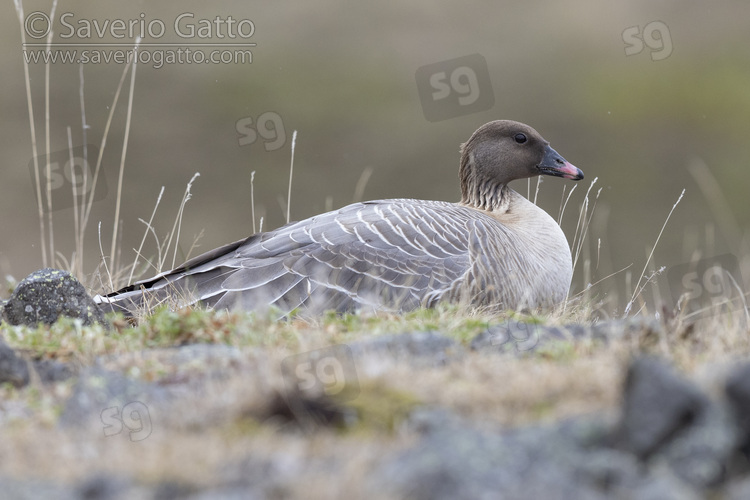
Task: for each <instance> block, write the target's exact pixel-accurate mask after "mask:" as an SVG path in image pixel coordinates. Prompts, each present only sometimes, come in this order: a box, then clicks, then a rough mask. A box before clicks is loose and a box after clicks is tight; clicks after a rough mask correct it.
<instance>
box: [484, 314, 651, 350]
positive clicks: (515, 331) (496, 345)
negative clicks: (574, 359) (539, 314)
mask: <svg viewBox="0 0 750 500" xmlns="http://www.w3.org/2000/svg"><path fill="white" fill-rule="evenodd" d="M659 328H660V326H659V324H658V322H654V321H650V320H645V319H639V318H623V319H614V320H609V321H603V322H600V323H596V324H594V325H590V326H589V325H580V324H576V323H570V324H567V325H542V324H537V323H529V322H525V321H518V320H507V321H504V322H503V323H500V324H497V325H492V326H490V327H489V328H487V330H485V331H483V332H481V333H479V334H478V335H477V336H476V337H474V338H473V339H472V341H471V344H470V347H471V349H472V350H474V351H479V352H486V353H505V354H514V355H523V354H527V353H530V352H533V351H535V350H537V349H539V348H540V347H542V346H547V345H549V344H551V343H554V342H573V341H579V340H594V341H600V342H610V341H613V340H616V339H620V338H627V337H629V336H632V335H635V334H638V333H641V332H643V331H657V330H658V329H659Z"/></svg>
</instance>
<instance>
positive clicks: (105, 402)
mask: <svg viewBox="0 0 750 500" xmlns="http://www.w3.org/2000/svg"><path fill="white" fill-rule="evenodd" d="M164 392H165V391H160V390H159V389H158V388H157V387H155V386H152V385H147V384H145V383H142V382H139V381H137V380H133V379H130V378H128V377H125V376H124V375H121V374H119V373H117V372H111V371H106V370H102V369H98V368H91V369H87V370H85V371H84V372H83V373H82V374H81V375H80V377H79V379H78V381H77V382H76V384H75V386H74V387H73V392H72V395H71V396H70V397H69V398H68V400H67V401H66V402H65V406H64V408H63V411H62V414H61V415H60V420H59V423H60V425H62V426H65V427H85V426H90V425H91V424H92V421H98V422H97V423H96V424H94V427H96V428H98V429H100V432H103V433H104V435H105V436H111V435H114V434H119V433H121V432H126V433H129V434H130V438H131V440H132V441H140V440H142V439H145V438H146V437H148V436H149V435H150V433H151V426H152V422H151V411H152V409H153V408H152V409H149V407H150V406H153V404H155V403H157V404H158V403H161V402H163V400H164Z"/></svg>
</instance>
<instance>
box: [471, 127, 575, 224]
mask: <svg viewBox="0 0 750 500" xmlns="http://www.w3.org/2000/svg"><path fill="white" fill-rule="evenodd" d="M537 175H553V176H556V177H563V178H565V179H572V180H574V181H578V180H581V179H583V172H581V170H580V169H578V168H576V167H574V166H573V165H571V164H570V163H568V162H567V161H566V160H565V158H563V157H562V156H560V154H558V153H557V151H555V150H554V149H552V148H551V147H550V145H549V142H547V141H546V140H544V138H543V137H542V136H541V135H539V132H537V131H536V130H534V129H533V128H531V127H529V126H528V125H524V124H523V123H519V122H514V121H510V120H497V121H494V122H489V123H486V124H484V125H482V126H481V127H479V129H477V131H476V132H474V134H472V136H471V138H470V139H469V140H468V141H467V142H466V143H465V144H462V145H461V167H460V170H459V177H460V179H461V201H462V203H466V204H469V205H472V206H476V207H477V208H483V209H485V210H492V209H493V208H496V207H497V206H498V205H499V203H500V201H501V198H502V189H503V188H504V187H505V185H506V184H508V183H509V182H510V181H513V180H516V179H526V178H528V177H534V176H537Z"/></svg>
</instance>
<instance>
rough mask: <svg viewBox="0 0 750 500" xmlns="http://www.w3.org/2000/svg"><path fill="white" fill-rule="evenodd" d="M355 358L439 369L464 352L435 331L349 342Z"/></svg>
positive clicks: (457, 345)
mask: <svg viewBox="0 0 750 500" xmlns="http://www.w3.org/2000/svg"><path fill="white" fill-rule="evenodd" d="M349 348H350V349H351V351H352V354H353V355H354V356H355V357H376V358H382V359H387V360H391V361H403V362H408V363H410V364H412V365H430V366H441V365H445V364H447V363H449V362H450V361H452V360H453V359H456V358H457V357H459V356H461V355H462V354H463V353H464V349H463V347H461V346H460V345H459V344H458V342H456V341H455V340H453V339H451V338H448V337H446V336H444V335H441V334H440V333H438V332H433V331H425V332H410V333H400V334H395V335H379V336H376V337H370V338H365V339H362V340H357V341H355V342H351V343H349Z"/></svg>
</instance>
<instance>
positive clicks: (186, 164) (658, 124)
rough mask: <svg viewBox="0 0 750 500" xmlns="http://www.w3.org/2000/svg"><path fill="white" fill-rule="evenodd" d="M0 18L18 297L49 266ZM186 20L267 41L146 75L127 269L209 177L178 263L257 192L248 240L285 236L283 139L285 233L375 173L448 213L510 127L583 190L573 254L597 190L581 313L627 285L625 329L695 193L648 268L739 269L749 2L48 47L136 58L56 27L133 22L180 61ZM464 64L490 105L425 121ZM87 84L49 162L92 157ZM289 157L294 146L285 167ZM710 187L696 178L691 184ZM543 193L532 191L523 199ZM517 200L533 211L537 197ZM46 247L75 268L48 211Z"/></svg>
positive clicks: (368, 17) (69, 233) (117, 149)
mask: <svg viewBox="0 0 750 500" xmlns="http://www.w3.org/2000/svg"><path fill="white" fill-rule="evenodd" d="M50 7H51V3H50V2H37V1H33V2H25V3H24V9H25V13H26V14H27V15H28V14H30V13H32V12H35V11H41V12H49V11H50ZM0 9H2V11H1V14H2V15H0V23H1V26H2V29H1V30H0V37H1V38H2V44H1V45H0V46H2V48H3V49H2V50H1V51H0V63H1V64H2V68H3V70H2V72H0V82H1V87H0V88H1V89H2V92H0V148H2V152H3V168H2V184H1V186H2V188H1V191H0V213H2V214H3V216H2V217H0V235H1V236H0V272H2V273H3V274H4V275H8V274H10V275H13V276H15V277H16V278H18V279H20V278H22V277H24V276H25V275H26V274H28V273H29V272H31V271H33V270H35V269H37V268H40V267H41V266H42V252H41V249H40V235H39V223H38V216H37V208H36V207H37V205H36V199H35V194H34V188H33V179H32V178H31V176H30V170H29V162H30V160H31V158H32V146H31V140H30V134H29V117H28V109H27V102H26V90H25V83H24V71H23V66H24V54H23V52H22V45H21V28H20V26H19V22H18V16H17V13H16V11H15V8H14V5H13V3H12V2H10V1H6V2H4V3H3V4H2V6H1V7H0ZM185 12H191V13H193V14H194V18H193V21H194V22H196V23H197V22H198V20H199V19H211V20H212V19H215V18H216V17H217V16H219V17H220V18H223V19H226V18H227V17H228V16H232V18H234V19H235V20H239V19H250V20H252V22H253V23H254V26H255V33H254V34H253V36H252V37H251V38H250V39H249V40H248V41H250V42H253V43H256V44H257V46H255V47H254V48H253V49H252V54H253V59H252V63H251V64H167V65H164V66H163V67H161V68H159V69H157V68H154V67H153V65H150V64H139V65H138V68H137V72H136V77H135V87H134V95H133V107H132V118H131V119H132V123H131V128H130V135H129V141H128V150H127V158H126V164H125V174H124V184H123V191H122V211H121V214H120V219H121V221H122V224H121V226H120V228H121V230H122V235H121V240H120V241H121V251H122V260H123V261H125V262H127V261H132V259H133V257H134V251H133V248H136V247H138V245H139V243H140V241H141V238H142V235H143V232H144V228H145V226H144V224H143V223H141V222H139V218H140V219H146V220H147V219H148V218H149V217H150V214H151V211H152V209H153V206H154V204H155V202H156V199H157V196H158V193H159V190H160V187H161V186H164V187H165V195H164V198H163V199H162V202H161V205H160V207H159V210H158V212H157V214H156V217H155V219H154V226H155V228H156V232H157V234H158V235H159V236H160V237H163V236H164V235H165V234H166V233H167V232H168V231H170V230H171V229H172V225H173V222H174V219H175V216H176V214H177V211H178V209H179V205H180V199H181V197H182V195H183V193H184V190H185V185H186V184H187V182H188V181H189V180H190V178H191V177H192V176H193V174H194V173H195V172H200V174H201V176H200V177H199V178H198V179H197V180H196V182H195V184H194V185H193V189H192V193H193V197H192V199H190V200H189V201H188V202H187V204H186V206H185V212H184V217H183V222H182V228H181V237H180V243H179V251H180V252H186V251H187V250H188V249H189V248H190V246H191V244H192V242H193V240H194V239H195V237H196V236H197V235H198V234H200V233H203V236H202V238H201V239H200V241H199V245H200V247H199V248H198V249H197V251H204V250H208V249H211V248H213V247H215V246H218V245H220V244H223V243H226V242H229V241H233V240H235V239H239V238H241V237H244V236H246V235H249V234H250V233H251V232H252V220H251V217H250V214H251V200H250V187H251V183H250V180H251V172H253V171H255V181H254V185H255V205H256V219H257V218H259V217H261V216H262V217H263V219H264V222H263V227H264V228H274V227H278V226H280V225H282V224H283V223H284V221H285V210H286V194H287V183H288V177H289V161H290V147H291V136H292V131H293V130H297V131H298V138H297V142H296V153H295V165H294V183H293V187H292V197H291V198H292V204H291V216H292V219H297V220H298V219H302V218H306V217H308V216H312V215H314V214H316V213H319V212H321V211H324V210H326V209H327V208H330V207H333V208H335V207H340V206H343V205H345V204H348V203H350V202H351V201H352V200H353V198H354V195H355V186H356V185H357V182H358V180H359V179H360V178H361V176H362V175H363V173H364V172H366V171H368V169H371V170H370V171H371V176H370V178H369V181H368V182H367V184H366V185H365V189H364V192H363V196H362V197H363V198H364V199H377V198H392V197H414V198H424V199H438V200H457V199H458V198H459V189H458V181H457V168H458V147H459V144H460V143H461V142H464V141H465V140H466V139H468V137H469V136H470V134H471V133H472V132H473V131H474V130H475V129H476V128H477V127H479V126H480V125H481V124H483V123H485V122H487V121H490V120H494V119H500V118H506V119H514V120H518V121H522V122H525V123H528V124H529V125H531V126H533V127H534V128H536V129H537V130H538V131H539V132H540V133H541V134H542V135H543V136H544V137H545V138H546V139H548V140H549V141H550V142H551V144H552V146H553V147H554V148H555V149H556V150H557V151H558V152H560V153H561V154H562V155H563V156H564V157H565V158H566V159H568V160H569V161H570V162H571V163H573V164H575V165H576V166H578V167H579V168H581V169H582V170H583V171H584V172H585V174H586V179H585V180H584V181H582V182H581V183H579V184H580V185H578V187H577V188H576V191H575V192H574V194H573V196H572V198H571V200H570V202H569V204H568V207H567V209H566V211H565V216H564V219H563V224H562V225H563V229H564V230H565V232H566V234H567V235H568V239H569V241H571V242H572V241H573V235H574V233H575V230H576V223H577V218H578V212H579V207H580V205H581V203H582V200H583V198H584V195H585V193H586V190H587V188H588V187H589V185H590V183H591V181H592V180H593V179H594V178H598V181H597V183H596V184H595V186H594V188H593V189H592V191H591V193H592V194H591V195H590V198H591V199H592V201H593V197H594V195H595V193H596V192H597V191H598V190H599V188H601V193H600V195H599V199H598V201H597V203H596V209H595V210H594V213H593V218H592V221H591V224H590V226H589V228H588V233H587V244H586V245H585V249H584V252H583V254H582V258H581V260H580V261H579V263H578V265H577V269H576V275H575V277H574V283H573V292H574V293H575V292H578V291H580V290H582V289H584V288H585V287H586V285H587V283H589V282H595V281H597V280H599V279H601V278H604V277H605V276H608V275H610V274H611V273H613V272H615V271H618V270H620V269H622V268H625V267H627V266H629V265H630V266H631V267H630V268H629V269H628V270H627V271H625V272H621V273H618V274H616V275H615V276H614V277H612V278H608V279H606V280H605V281H603V282H602V283H601V284H599V285H598V286H597V292H596V294H597V296H599V297H600V298H612V299H613V300H612V302H611V303H610V305H609V306H608V307H611V308H615V307H618V308H619V309H620V310H622V302H623V299H626V298H629V295H630V294H631V293H632V292H631V291H632V287H633V286H634V284H635V282H636V281H637V279H638V276H639V275H640V273H641V270H642V268H643V266H644V264H645V263H646V258H647V256H648V254H649V252H650V250H651V248H652V247H653V245H654V243H655V241H656V238H657V235H658V233H659V230H660V228H661V226H662V224H663V223H664V221H665V219H666V217H667V214H668V213H669V211H670V209H671V208H672V206H673V205H674V203H675V201H676V200H677V198H678V197H679V195H680V192H681V191H682V190H683V189H685V190H686V194H685V197H684V199H683V200H682V202H681V203H680V204H679V206H678V207H677V208H676V210H675V212H674V215H673V216H672V218H671V220H670V221H669V224H668V225H667V228H666V230H665V233H664V235H663V237H662V239H661V241H660V242H659V244H658V246H657V248H656V251H655V254H654V258H653V261H652V265H651V267H653V268H658V267H660V266H670V265H674V264H679V263H683V262H686V261H688V260H689V259H690V258H691V257H694V255H695V252H696V251H699V252H701V255H704V256H705V255H717V254H722V253H731V254H734V255H736V256H737V257H738V258H739V259H740V261H741V262H742V263H743V266H746V265H747V262H746V259H745V258H744V256H746V255H747V251H746V242H745V241H744V239H745V234H746V228H747V227H748V224H750V211H748V210H747V188H748V186H750V180H748V178H747V174H746V171H747V170H748V164H749V163H750V141H748V138H747V137H748V132H749V131H750V50H748V47H749V46H750V45H749V44H748V42H750V4H748V3H747V2H742V1H727V2H714V3H710V4H709V3H708V2H694V1H684V0H683V1H677V0H666V1H661V2H648V1H634V2H612V1H608V2H584V1H568V2H561V3H551V2H507V1H503V2H489V1H487V2H483V1H470V2H460V3H459V2H434V1H431V2H411V3H410V4H408V5H403V4H402V3H401V2H395V1H390V2H377V3H374V2H373V3H364V2H361V3H354V2H342V1H314V2H313V1H304V2H303V1H294V2H280V3H273V4H271V3H263V4H261V3H260V2H230V1H219V2H214V3H212V4H210V5H208V4H204V3H198V2H192V1H190V2H180V3H177V2H158V3H157V2H131V3H124V2H98V3H96V4H92V3H90V2H89V3H84V2H77V1H66V2H60V3H59V4H58V6H57V18H58V20H56V22H55V25H54V26H55V29H56V31H57V32H58V34H57V36H55V38H54V41H55V42H62V41H69V42H73V41H75V42H97V43H106V42H132V41H133V40H132V39H129V38H127V37H126V38H125V39H124V40H116V39H113V38H111V37H109V36H105V37H104V38H99V37H98V36H97V35H92V37H91V39H76V37H73V38H70V39H67V40H62V39H61V38H60V32H62V31H64V30H61V28H62V27H61V25H60V24H59V16H60V15H61V14H63V13H72V16H69V17H68V18H67V19H68V21H69V22H70V23H73V24H74V23H77V22H78V21H79V20H84V19H86V20H89V21H92V22H93V20H96V21H97V22H98V23H100V25H101V24H102V23H104V22H105V21H107V20H109V21H110V22H112V21H114V20H116V19H123V20H126V21H127V20H131V19H135V20H138V19H140V16H141V14H142V13H143V14H144V16H143V18H144V19H145V20H146V22H148V21H151V20H162V21H163V22H164V24H165V25H166V27H167V34H166V35H165V36H164V37H162V38H161V39H158V40H154V39H147V40H144V42H150V43H154V42H160V43H163V42H185V40H181V39H180V38H179V37H176V36H173V33H172V32H171V25H172V23H173V22H174V20H175V18H176V17H177V16H179V15H180V14H182V13H185ZM27 41H33V40H27ZM227 41H233V40H228V39H226V38H225V39H219V38H217V37H216V36H215V35H214V36H213V37H211V38H210V39H195V40H188V42H204V43H226V42H227ZM234 41H236V40H234ZM144 49H145V47H144ZM626 51H627V54H630V55H627V54H626ZM470 54H480V55H481V56H483V58H484V59H485V60H486V62H487V69H488V72H489V78H490V81H491V92H492V97H493V98H494V105H492V106H491V108H490V109H486V110H483V111H478V112H473V113H468V114H463V115H461V116H454V117H451V118H449V119H445V120H441V121H436V122H431V121H428V120H427V119H426V118H425V114H424V112H423V108H422V103H421V102H420V95H419V93H418V88H417V82H416V78H415V75H416V72H417V69H418V68H420V67H422V66H425V65H431V64H435V63H440V62H442V61H447V60H451V59H455V58H458V57H462V56H467V55H470ZM123 68H124V66H123V65H118V64H115V63H109V64H106V63H100V64H87V65H85V66H84V67H83V75H84V82H85V83H84V85H85V86H84V96H85V108H86V120H87V122H88V125H89V128H88V130H87V139H86V142H87V143H90V144H95V145H100V143H101V140H102V137H103V134H104V129H105V125H106V120H107V116H108V113H109V107H110V106H111V104H112V100H113V96H114V93H115V91H116V88H117V85H118V82H119V79H120V77H121V75H122V72H123ZM79 70H80V68H79V65H78V64H63V63H59V62H58V63H56V64H51V65H50V142H51V147H50V150H51V151H53V152H55V151H65V150H66V148H67V135H66V127H67V126H70V127H72V138H73V145H74V146H81V145H83V144H84V139H83V136H82V130H81V111H80V99H79V92H80V78H79ZM29 72H30V77H31V94H32V97H33V104H34V114H35V125H36V131H37V137H38V139H37V140H38V145H39V154H40V155H42V154H45V151H46V150H45V146H44V140H45V136H44V124H45V120H44V65H43V64H31V65H29ZM129 82H130V76H129V75H128V77H127V79H126V81H125V85H124V87H123V91H122V95H121V96H120V102H119V104H118V107H117V108H116V111H115V113H114V116H113V121H112V125H111V130H110V133H109V136H108V142H107V146H106V149H105V155H104V162H103V176H104V177H105V180H106V185H107V190H106V196H104V197H103V199H102V200H100V201H98V202H96V203H95V204H94V206H93V210H92V215H91V221H90V224H89V228H88V230H87V233H86V252H85V259H84V262H85V269H84V271H85V273H87V274H91V273H93V272H94V271H95V270H96V269H97V266H99V264H100V260H101V259H100V257H99V248H98V241H97V225H98V224H99V222H100V221H101V225H102V234H103V237H102V240H103V245H104V252H105V254H106V255H109V243H110V240H111V231H112V225H113V217H114V210H115V202H116V186H117V177H118V172H119V164H120V157H121V153H122V146H123V137H124V135H125V123H126V110H127V100H128V94H129ZM485 90H486V89H485ZM485 96H486V94H485ZM269 112H270V113H271V114H266V115H265V116H266V117H272V118H274V119H277V118H276V117H278V120H277V122H275V123H276V124H277V125H281V126H283V134H284V137H285V138H286V140H285V141H284V140H279V141H278V143H277V142H273V141H267V140H266V139H264V138H263V137H261V136H262V135H263V134H260V135H259V136H258V137H257V140H256V141H255V142H254V143H252V144H246V145H240V142H241V139H242V138H243V134H241V133H239V132H238V121H240V124H247V123H248V119H251V120H252V123H253V124H255V123H257V118H258V117H259V116H261V115H263V114H264V113H269ZM272 123H274V122H266V123H264V124H265V125H271V124H272ZM240 128H242V127H241V126H240ZM272 132H273V131H271V132H269V134H267V135H268V136H269V137H270V136H272V135H273V134H272ZM277 132H278V134H280V133H281V127H277ZM276 137H278V135H277V136H276ZM280 143H283V147H279V148H278V149H273V148H275V147H277V145H278V144H280ZM267 147H268V148H267ZM267 149H272V150H270V151H268V150H267ZM701 172H702V174H703V177H699V176H697V175H696V173H701ZM706 173H708V174H710V175H709V176H708V177H707V178H706ZM712 179H713V180H712ZM713 181H715V182H716V183H717V184H713ZM535 186H536V183H535V182H532V184H531V189H532V195H533V190H534V189H535ZM572 186H573V183H571V182H569V181H565V180H562V179H554V178H545V179H544V182H543V183H542V186H541V190H540V194H539V200H538V203H539V204H540V205H541V206H542V207H543V208H544V209H545V210H547V211H548V212H550V213H551V214H552V215H553V216H554V217H555V218H557V215H558V213H559V209H560V203H561V198H562V196H563V189H564V188H565V189H566V193H567V192H568V191H569V190H570V188H571V187H572ZM717 186H718V189H717ZM514 187H515V188H516V190H518V191H519V192H521V193H523V194H526V193H527V183H526V182H525V181H521V182H517V183H516V185H515V186H514ZM54 231H55V247H56V250H57V251H59V252H61V253H62V254H63V255H65V256H66V257H67V258H69V257H70V255H71V253H72V252H73V250H74V244H73V233H74V226H73V210H72V208H69V207H68V208H60V209H58V210H55V211H54ZM148 241H149V243H148V244H147V246H146V248H145V249H144V254H145V255H146V256H153V255H154V254H155V252H156V247H155V245H154V244H153V241H152V240H151V239H149V240H148ZM195 253H196V252H195V251H194V252H193V255H194V254H195ZM177 260H180V257H178V258H177ZM170 263H171V259H170ZM584 268H586V272H584ZM628 273H631V275H630V276H629V274H628ZM744 274H745V276H750V274H748V272H747V271H746V272H745V273H744ZM662 279H663V277H659V280H662ZM656 283H657V285H658V283H659V281H658V280H657V281H656ZM664 286H666V284H665V285H664ZM662 293H664V291H663V290H662ZM618 304H619V305H618Z"/></svg>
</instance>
